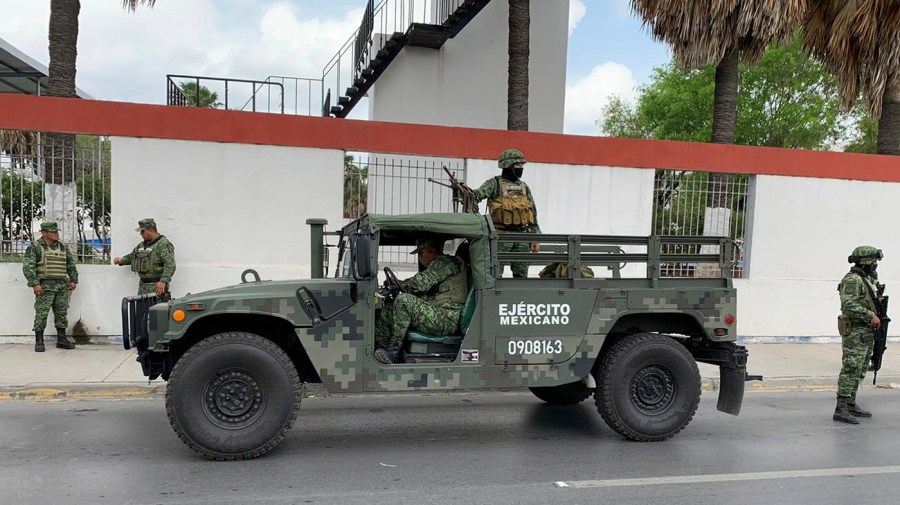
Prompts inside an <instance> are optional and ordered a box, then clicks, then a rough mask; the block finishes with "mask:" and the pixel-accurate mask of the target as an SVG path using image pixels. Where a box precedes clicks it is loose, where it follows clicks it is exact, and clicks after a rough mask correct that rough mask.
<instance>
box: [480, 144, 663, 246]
mask: <svg viewBox="0 0 900 505" xmlns="http://www.w3.org/2000/svg"><path fill="white" fill-rule="evenodd" d="M523 149H524V150H525V158H526V159H527V158H528V153H527V149H526V148H523ZM497 154H498V155H499V153H497ZM498 175H500V169H499V168H497V160H468V163H467V176H466V178H467V181H466V182H467V184H469V186H471V187H473V188H477V187H479V186H480V185H481V184H482V183H484V182H485V181H487V180H488V179H490V178H492V177H496V176H498ZM522 180H524V181H525V183H526V184H528V187H529V188H531V193H532V196H533V197H534V203H535V205H536V206H537V209H538V224H540V226H541V231H542V232H544V233H573V234H578V233H581V234H591V235H647V234H649V233H650V227H651V222H652V218H653V200H652V199H653V170H645V169H640V168H619V167H598V166H589V165H551V164H547V163H527V164H526V165H525V173H524V174H523V175H522ZM480 209H481V211H482V212H484V210H485V203H484V202H483V201H482V203H481V205H480Z"/></svg>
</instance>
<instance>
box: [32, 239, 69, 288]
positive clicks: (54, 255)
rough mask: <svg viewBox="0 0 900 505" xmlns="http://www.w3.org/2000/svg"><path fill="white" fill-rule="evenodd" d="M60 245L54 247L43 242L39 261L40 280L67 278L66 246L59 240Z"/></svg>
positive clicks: (38, 274)
mask: <svg viewBox="0 0 900 505" xmlns="http://www.w3.org/2000/svg"><path fill="white" fill-rule="evenodd" d="M57 245H59V247H57V248H52V247H50V246H49V245H47V244H45V243H43V242H42V243H41V244H40V246H41V248H40V251H41V259H40V260H38V262H37V276H38V279H40V280H66V279H67V278H68V277H69V276H68V274H67V273H66V246H64V245H63V244H62V242H57Z"/></svg>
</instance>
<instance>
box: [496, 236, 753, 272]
mask: <svg viewBox="0 0 900 505" xmlns="http://www.w3.org/2000/svg"><path fill="white" fill-rule="evenodd" d="M497 238H498V241H499V242H524V243H538V244H540V245H541V251H540V252H537V253H534V252H495V253H494V254H496V258H495V260H496V261H499V262H511V261H525V262H528V263H531V264H536V265H541V264H551V263H568V264H569V269H568V270H569V276H570V278H574V277H573V276H580V275H581V273H580V268H581V266H606V267H608V268H610V270H612V271H613V274H614V275H613V276H614V277H618V272H619V271H620V269H621V268H622V267H623V266H624V264H645V265H646V266H647V271H646V278H647V279H651V280H653V281H657V280H658V279H659V278H660V277H665V275H663V267H664V266H669V265H674V264H703V263H705V264H712V265H716V268H715V269H714V270H718V272H717V273H718V275H717V277H719V278H725V279H731V278H732V276H733V274H732V267H733V266H734V265H735V256H734V252H735V243H734V240H733V239H731V238H730V237H709V236H699V235H688V236H674V235H650V236H645V237H641V236H616V235H559V234H556V235H554V234H532V233H499V234H498V236H497ZM626 248H627V249H632V250H631V251H627V250H626ZM635 248H637V249H640V248H643V249H644V251H643V252H640V251H638V252H634V251H633V249H635ZM496 261H495V264H496Z"/></svg>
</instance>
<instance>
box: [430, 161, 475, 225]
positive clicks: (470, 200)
mask: <svg viewBox="0 0 900 505" xmlns="http://www.w3.org/2000/svg"><path fill="white" fill-rule="evenodd" d="M442 168H443V169H444V172H447V178H448V179H449V180H450V184H444V183H443V182H440V181H436V180H434V179H432V178H431V177H429V178H428V182H433V183H434V184H437V185H438V186H443V187H445V188H450V189H451V190H452V191H453V212H459V206H460V205H462V208H463V212H464V213H465V214H478V201H477V200H476V199H475V193H474V192H473V191H472V190H471V189H469V188H468V187H466V186H463V185H462V184H461V183H460V182H459V179H457V178H456V176H454V175H453V174H452V173H451V172H450V170H448V169H447V167H442Z"/></svg>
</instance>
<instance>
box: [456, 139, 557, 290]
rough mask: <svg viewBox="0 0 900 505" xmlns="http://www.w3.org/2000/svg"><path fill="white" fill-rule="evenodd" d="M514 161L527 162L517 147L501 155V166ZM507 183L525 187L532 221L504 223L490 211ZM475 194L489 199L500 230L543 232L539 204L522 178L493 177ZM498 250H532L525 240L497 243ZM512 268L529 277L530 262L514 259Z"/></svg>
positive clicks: (495, 224)
mask: <svg viewBox="0 0 900 505" xmlns="http://www.w3.org/2000/svg"><path fill="white" fill-rule="evenodd" d="M513 162H518V163H525V157H524V156H523V155H522V153H521V152H519V151H517V150H515V149H509V150H507V151H504V152H503V154H501V155H500V160H499V166H500V168H502V169H508V168H510V167H511V166H512V165H513ZM507 185H518V186H524V187H525V191H524V192H525V197H526V198H527V199H528V203H529V204H530V209H529V210H530V213H531V214H532V216H531V219H530V222H526V223H521V224H512V225H510V224H504V223H503V222H500V220H499V219H498V216H497V215H495V214H494V213H492V212H490V209H491V207H492V205H491V204H492V203H493V202H495V201H497V200H499V199H500V198H501V196H502V195H501V193H502V188H503V187H506V186H507ZM473 193H474V194H475V200H476V201H478V202H480V201H482V200H484V199H487V201H488V209H489V212H488V213H489V214H491V220H492V221H493V222H494V228H495V229H496V230H497V231H498V232H501V233H502V232H505V231H507V232H518V233H541V227H540V226H539V225H538V220H537V206H536V205H535V204H534V197H532V196H531V188H529V187H528V185H527V184H525V183H524V182H523V181H522V180H521V179H515V180H512V179H507V178H506V177H503V176H497V177H491V178H490V179H488V180H487V181H485V182H484V184H482V185H481V186H480V187H479V188H478V189H475V190H473ZM497 250H498V251H500V252H528V251H530V249H529V247H528V244H527V243H525V242H501V243H499V244H498V245H497ZM509 263H510V268H511V269H512V273H513V277H520V278H524V277H528V263H527V262H525V261H513V262H509ZM506 264H507V262H504V263H501V264H500V272H499V274H498V275H501V276H502V275H503V269H504V267H505V265H506Z"/></svg>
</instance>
